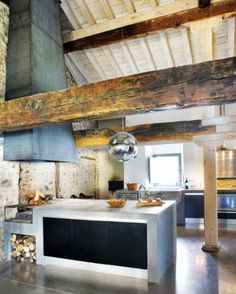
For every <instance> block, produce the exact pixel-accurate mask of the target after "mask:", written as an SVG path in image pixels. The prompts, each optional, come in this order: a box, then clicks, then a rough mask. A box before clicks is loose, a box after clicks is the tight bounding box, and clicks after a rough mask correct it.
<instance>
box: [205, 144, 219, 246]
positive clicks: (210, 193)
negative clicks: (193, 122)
mask: <svg viewBox="0 0 236 294" xmlns="http://www.w3.org/2000/svg"><path fill="white" fill-rule="evenodd" d="M216 145H217V144H216V142H209V143H204V145H203V151H204V224H205V226H204V227H205V244H204V245H203V246H202V250H203V251H207V252H215V251H218V250H219V249H220V245H219V242H218V218H217V210H218V201H217V184H216Z"/></svg>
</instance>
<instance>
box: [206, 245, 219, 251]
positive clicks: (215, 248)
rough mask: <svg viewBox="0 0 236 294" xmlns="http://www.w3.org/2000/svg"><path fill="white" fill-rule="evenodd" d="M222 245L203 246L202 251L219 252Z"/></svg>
mask: <svg viewBox="0 0 236 294" xmlns="http://www.w3.org/2000/svg"><path fill="white" fill-rule="evenodd" d="M220 247H221V246H220V244H218V245H206V244H204V245H202V251H204V252H218V251H219V250H220Z"/></svg>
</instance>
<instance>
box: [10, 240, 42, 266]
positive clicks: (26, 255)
mask: <svg viewBox="0 0 236 294" xmlns="http://www.w3.org/2000/svg"><path fill="white" fill-rule="evenodd" d="M11 259H13V260H15V261H18V262H25V263H36V238H35V237H34V236H30V235H19V234H12V235H11Z"/></svg>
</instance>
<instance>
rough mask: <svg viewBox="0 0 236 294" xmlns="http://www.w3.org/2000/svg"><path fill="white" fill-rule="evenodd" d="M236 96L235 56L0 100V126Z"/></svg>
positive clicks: (213, 102)
mask: <svg viewBox="0 0 236 294" xmlns="http://www.w3.org/2000/svg"><path fill="white" fill-rule="evenodd" d="M235 101H236V57H232V58H228V59H223V60H215V61H209V62H204V63H199V64H195V65H187V66H182V67H177V68H169V69H165V70H161V71H152V72H147V73H141V74H137V75H133V76H128V77H123V78H117V79H113V80H107V81H102V82H99V83H96V84H89V85H84V86H81V87H79V86H78V87H73V88H69V89H65V90H61V91H57V92H49V93H43V94H37V95H33V96H29V97H24V98H18V99H15V100H11V101H8V102H3V103H0V131H11V130H17V129H26V128H32V127H36V126H42V125H47V124H53V123H59V122H66V121H75V120H81V121H83V120H96V119H105V118H115V117H122V116H124V115H131V114H138V113H144V112H150V111H157V110H166V109H170V108H172V109H177V108H179V109H180V108H187V107H194V106H204V105H217V104H221V103H224V104H225V103H232V102H235Z"/></svg>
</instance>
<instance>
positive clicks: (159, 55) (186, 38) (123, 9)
mask: <svg viewBox="0 0 236 294" xmlns="http://www.w3.org/2000/svg"><path fill="white" fill-rule="evenodd" d="M227 1H228V0H226V1H219V0H213V1H211V5H214V4H219V3H222V2H227ZM200 2H202V3H203V4H204V2H209V1H200ZM228 2H231V3H233V1H228ZM198 5H199V2H198V1H196V0H193V1H187V0H181V1H180V0H159V1H158V0H109V1H108V0H62V1H61V8H62V10H63V11H64V13H65V15H66V17H67V18H68V20H69V22H70V24H69V25H68V23H67V25H65V23H66V22H65V21H64V23H63V32H64V36H63V38H64V43H65V45H67V44H69V43H70V42H74V41H77V42H79V41H80V40H81V42H83V43H84V44H85V45H83V46H84V47H86V40H88V41H89V42H90V43H89V44H88V43H87V45H88V46H87V47H88V48H86V49H81V50H77V51H76V50H75V49H72V50H68V49H67V50H66V51H67V53H66V54H65V61H66V65H67V67H68V68H69V70H70V72H71V75H72V76H73V78H74V80H75V81H76V83H77V84H78V85H84V84H89V83H94V82H98V81H102V80H108V79H112V78H116V77H122V76H128V75H133V74H136V73H141V72H148V71H154V70H161V69H166V68H171V67H176V66H181V65H187V64H196V63H200V62H204V61H208V60H215V59H223V58H227V57H231V56H235V48H236V46H235V40H236V38H235V11H230V12H229V13H223V14H220V13H219V15H216V16H214V17H211V18H205V17H206V15H205V16H204V17H200V18H202V19H201V20H196V21H187V22H183V23H182V24H181V25H179V26H177V27H176V28H173V27H170V28H166V29H160V30H158V29H157V30H154V29H153V28H152V30H150V31H147V32H145V33H142V34H138V35H137V36H135V35H134V36H132V37H127V34H126V32H125V31H124V37H123V36H122V33H123V31H122V30H123V29H124V30H125V29H126V30H129V29H132V25H133V24H136V25H139V24H140V26H141V25H142V24H143V23H145V22H150V23H151V24H152V21H153V20H155V19H157V18H163V20H164V21H165V18H164V17H165V16H169V15H172V16H175V15H176V17H177V16H178V15H180V17H181V13H184V12H186V11H188V10H189V11H190V10H191V9H195V8H198ZM235 5H236V4H234V6H235ZM232 7H233V5H231V8H232ZM204 13H205V14H206V13H207V11H206V12H204ZM191 17H193V16H191ZM166 21H167V19H166ZM177 21H178V20H177ZM145 24H147V23H145ZM162 27H163V26H162ZM164 27H168V24H167V23H165V24H164ZM127 28H128V29H127ZM117 29H120V31H119V32H120V34H121V35H120V36H119V38H118V40H117V41H116V40H115V39H114V40H112V41H107V42H105V44H104V45H102V46H98V47H97V44H92V42H91V38H92V37H93V36H95V35H97V34H100V35H101V37H102V34H104V33H106V32H108V33H107V35H108V36H109V34H110V35H112V34H113V32H114V30H117ZM128 34H130V32H128ZM100 35H98V36H100ZM86 38H87V39H86ZM88 38H90V39H88ZM101 44H102V43H101ZM69 51H71V52H69Z"/></svg>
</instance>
